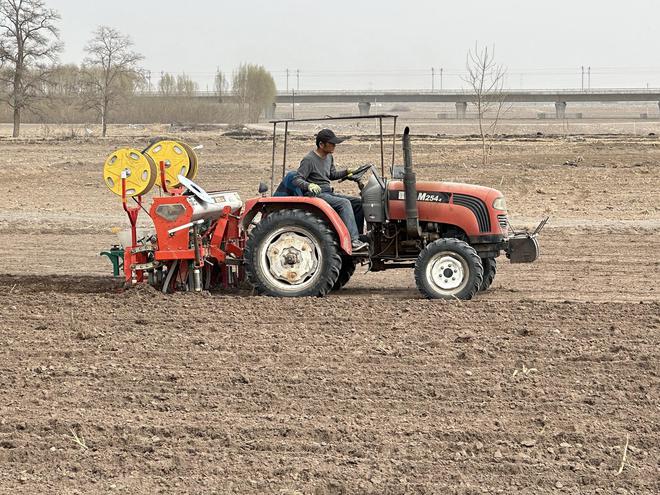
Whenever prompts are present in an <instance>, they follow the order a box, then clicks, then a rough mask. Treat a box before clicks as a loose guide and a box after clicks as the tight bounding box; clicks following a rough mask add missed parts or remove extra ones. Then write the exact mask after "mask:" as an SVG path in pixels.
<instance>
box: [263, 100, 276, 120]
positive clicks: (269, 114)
mask: <svg viewBox="0 0 660 495" xmlns="http://www.w3.org/2000/svg"><path fill="white" fill-rule="evenodd" d="M276 108H277V103H275V102H273V104H272V105H269V106H267V107H266V108H264V117H266V119H273V118H275V109H276Z"/></svg>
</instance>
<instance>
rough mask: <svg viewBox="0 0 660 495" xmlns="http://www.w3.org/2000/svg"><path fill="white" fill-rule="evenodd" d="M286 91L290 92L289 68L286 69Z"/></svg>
mask: <svg viewBox="0 0 660 495" xmlns="http://www.w3.org/2000/svg"><path fill="white" fill-rule="evenodd" d="M286 92H287V93H288V92H289V69H287V70H286Z"/></svg>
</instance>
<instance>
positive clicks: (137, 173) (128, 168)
mask: <svg viewBox="0 0 660 495" xmlns="http://www.w3.org/2000/svg"><path fill="white" fill-rule="evenodd" d="M122 173H125V175H126V196H128V197H132V196H142V195H143V194H146V193H147V192H149V190H150V189H151V188H152V187H153V185H154V182H156V178H157V177H158V173H157V172H156V164H155V163H154V161H153V160H152V159H151V158H150V157H148V156H145V155H143V154H142V153H140V151H138V150H136V149H134V148H121V149H118V150H117V151H115V152H113V153H111V154H110V156H109V157H108V158H107V160H106V161H105V164H104V165H103V181H104V182H105V185H106V186H108V189H110V190H111V191H112V192H113V193H115V194H116V195H118V196H121V177H122Z"/></svg>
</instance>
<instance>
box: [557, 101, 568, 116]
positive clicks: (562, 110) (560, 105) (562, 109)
mask: <svg viewBox="0 0 660 495" xmlns="http://www.w3.org/2000/svg"><path fill="white" fill-rule="evenodd" d="M555 116H556V117H557V118H558V119H565V118H566V102H565V101H556V102H555Z"/></svg>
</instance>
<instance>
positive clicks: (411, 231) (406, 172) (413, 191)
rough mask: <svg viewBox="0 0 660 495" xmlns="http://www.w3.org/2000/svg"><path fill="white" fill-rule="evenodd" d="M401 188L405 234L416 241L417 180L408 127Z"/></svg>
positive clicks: (418, 232)
mask: <svg viewBox="0 0 660 495" xmlns="http://www.w3.org/2000/svg"><path fill="white" fill-rule="evenodd" d="M403 187H404V191H405V192H406V232H407V233H408V237H410V238H411V239H418V238H419V237H421V235H422V233H421V231H420V228H419V217H418V213H417V179H416V178H415V173H414V172H413V164H412V148H411V146H410V128H409V127H406V128H405V130H404V131H403Z"/></svg>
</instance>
